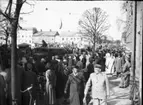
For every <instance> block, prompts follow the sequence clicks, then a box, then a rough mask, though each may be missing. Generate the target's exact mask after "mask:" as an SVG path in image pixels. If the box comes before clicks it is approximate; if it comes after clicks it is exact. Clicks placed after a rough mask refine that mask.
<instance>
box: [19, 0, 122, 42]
mask: <svg viewBox="0 0 143 105" xmlns="http://www.w3.org/2000/svg"><path fill="white" fill-rule="evenodd" d="M122 2H123V1H38V2H32V3H34V4H35V6H34V7H32V6H28V5H26V4H25V5H24V6H23V8H22V10H23V11H24V12H29V11H30V10H31V11H32V10H33V12H32V13H31V14H26V15H21V16H23V17H24V20H26V21H27V22H26V25H25V26H27V27H36V28H37V29H38V30H40V29H42V30H45V31H48V30H50V29H52V30H54V31H56V30H58V29H59V27H60V23H61V22H60V20H62V23H63V27H62V29H61V31H67V30H70V31H77V27H78V20H79V18H80V17H81V15H82V14H83V12H84V11H85V10H86V9H92V8H93V7H100V8H101V9H103V10H104V11H106V12H107V13H108V14H109V22H110V24H111V27H110V29H109V34H108V35H109V36H112V37H113V38H114V39H121V32H119V31H118V29H117V25H116V19H117V17H122V15H123V14H121V11H120V5H121V3H122ZM46 8H47V9H46Z"/></svg>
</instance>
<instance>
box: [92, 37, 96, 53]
mask: <svg viewBox="0 0 143 105" xmlns="http://www.w3.org/2000/svg"><path fill="white" fill-rule="evenodd" d="M95 39H96V38H95V35H94V36H93V50H92V51H93V53H94V52H95V42H96V40H95Z"/></svg>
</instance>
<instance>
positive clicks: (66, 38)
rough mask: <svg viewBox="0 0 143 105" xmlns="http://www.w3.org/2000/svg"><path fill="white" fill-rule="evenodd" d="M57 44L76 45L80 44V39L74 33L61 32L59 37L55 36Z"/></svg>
mask: <svg viewBox="0 0 143 105" xmlns="http://www.w3.org/2000/svg"><path fill="white" fill-rule="evenodd" d="M56 42H57V43H65V44H77V43H79V42H81V37H80V36H79V35H78V34H77V33H76V32H71V31H63V32H61V33H60V35H59V36H56Z"/></svg>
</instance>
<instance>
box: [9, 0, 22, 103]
mask: <svg viewBox="0 0 143 105" xmlns="http://www.w3.org/2000/svg"><path fill="white" fill-rule="evenodd" d="M22 5H23V1H22V0H17V1H16V9H15V12H14V19H13V20H12V22H11V23H10V25H11V31H10V32H11V33H10V34H11V95H12V105H15V101H16V100H17V98H18V97H17V96H16V95H17V94H18V92H20V91H19V90H16V85H17V83H16V77H17V27H18V20H19V15H20V10H21V7H22Z"/></svg>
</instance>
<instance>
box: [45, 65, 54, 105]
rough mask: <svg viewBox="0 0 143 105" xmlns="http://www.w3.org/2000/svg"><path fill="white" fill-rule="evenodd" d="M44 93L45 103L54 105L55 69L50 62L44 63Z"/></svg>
mask: <svg viewBox="0 0 143 105" xmlns="http://www.w3.org/2000/svg"><path fill="white" fill-rule="evenodd" d="M46 69H47V71H46V94H45V105H55V104H56V94H55V87H56V75H55V71H54V70H53V69H52V66H51V64H50V63H47V65H46Z"/></svg>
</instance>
